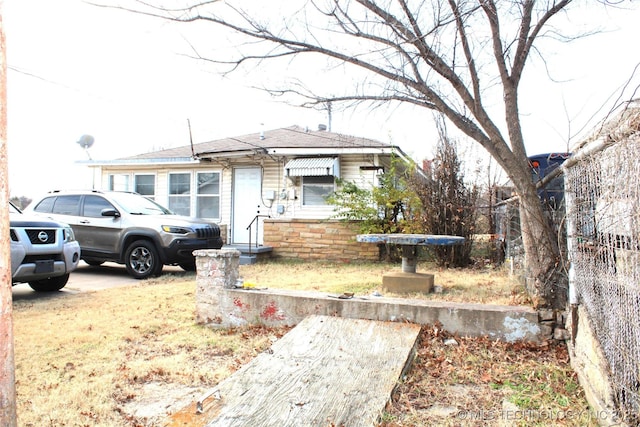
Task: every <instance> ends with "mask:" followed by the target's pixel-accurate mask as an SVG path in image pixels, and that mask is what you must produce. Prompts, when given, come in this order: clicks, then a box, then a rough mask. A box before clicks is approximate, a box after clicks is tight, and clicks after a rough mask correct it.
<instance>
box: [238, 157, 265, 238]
mask: <svg viewBox="0 0 640 427" xmlns="http://www.w3.org/2000/svg"><path fill="white" fill-rule="evenodd" d="M261 180H262V169H261V168H235V169H234V170H233V215H232V218H231V223H232V224H233V225H232V231H231V241H232V243H234V244H248V243H249V230H248V229H247V227H248V226H249V224H251V221H253V220H254V218H255V217H256V215H259V214H260V205H261V194H260V188H261ZM263 210H264V209H263ZM264 213H265V212H263V213H262V214H264ZM256 226H257V227H258V228H257V229H256ZM256 234H257V235H258V240H257V243H258V244H261V243H262V241H263V240H262V218H258V219H256V222H254V223H253V224H252V225H251V245H253V246H255V244H256Z"/></svg>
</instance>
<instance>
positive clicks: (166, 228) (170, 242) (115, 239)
mask: <svg viewBox="0 0 640 427" xmlns="http://www.w3.org/2000/svg"><path fill="white" fill-rule="evenodd" d="M27 210H32V211H33V212H35V213H37V214H40V215H46V216H47V217H49V218H51V219H55V220H58V221H64V222H66V223H69V224H70V225H71V227H72V228H73V231H74V232H75V235H76V238H77V239H78V242H80V248H81V249H82V259H83V260H84V261H85V262H86V263H87V264H89V265H94V266H95V265H100V264H102V263H103V262H105V261H112V262H116V263H118V264H124V265H125V267H126V269H127V272H128V273H129V275H131V276H132V277H134V278H136V279H145V278H148V277H150V276H157V275H160V273H161V272H162V267H163V265H179V266H180V267H182V268H183V269H184V270H187V271H193V270H195V258H194V256H193V251H194V250H196V249H220V248H221V247H222V239H221V238H220V227H219V226H218V225H217V224H215V223H213V222H209V221H205V220H203V219H198V218H189V217H185V216H178V215H175V214H173V213H172V212H171V211H170V210H169V209H167V208H165V207H163V206H161V205H159V204H158V203H156V202H155V201H153V200H151V199H149V198H147V197H144V196H142V195H140V194H138V193H130V192H120V191H105V192H102V191H97V190H91V191H75V192H62V191H54V192H50V193H48V194H46V195H45V196H44V197H42V198H40V199H38V200H34V201H33V202H32V203H31V204H30V205H29V207H27Z"/></svg>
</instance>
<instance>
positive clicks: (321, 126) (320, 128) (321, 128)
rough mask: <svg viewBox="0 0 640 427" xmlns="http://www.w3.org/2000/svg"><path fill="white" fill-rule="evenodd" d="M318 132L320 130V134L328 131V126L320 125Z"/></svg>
mask: <svg viewBox="0 0 640 427" xmlns="http://www.w3.org/2000/svg"><path fill="white" fill-rule="evenodd" d="M318 130H319V131H320V132H324V131H325V130H327V125H325V124H322V123H320V124H319V125H318Z"/></svg>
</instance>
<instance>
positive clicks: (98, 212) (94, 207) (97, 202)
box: [83, 196, 113, 217]
mask: <svg viewBox="0 0 640 427" xmlns="http://www.w3.org/2000/svg"><path fill="white" fill-rule="evenodd" d="M103 209H113V205H112V204H111V203H109V202H108V201H107V200H106V199H105V198H104V197H100V196H85V198H84V215H83V216H90V217H101V216H102V210H103Z"/></svg>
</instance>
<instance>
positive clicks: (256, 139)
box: [118, 126, 399, 162]
mask: <svg viewBox="0 0 640 427" xmlns="http://www.w3.org/2000/svg"><path fill="white" fill-rule="evenodd" d="M390 150H395V151H398V150H399V148H398V147H393V146H391V145H390V144H387V143H383V142H380V141H375V140H373V139H367V138H360V137H355V136H349V135H342V134H338V133H333V132H327V131H323V130H308V129H304V128H301V127H299V126H291V127H287V128H281V129H274V130H269V131H264V132H263V133H262V134H261V133H251V134H248V135H243V136H236V137H231V138H223V139H218V140H215V141H209V142H202V143H198V144H193V147H191V146H190V145H186V146H183V147H176V148H169V149H166V150H160V151H154V152H150V153H144V154H138V155H135V156H130V157H124V158H121V159H118V160H122V161H125V162H127V161H136V160H144V159H149V160H151V159H154V160H168V159H176V158H183V159H192V158H196V159H197V158H200V159H201V158H225V157H236V156H243V155H255V154H271V155H273V154H275V155H291V154H293V155H295V154H309V153H307V152H313V153H316V154H319V155H321V154H327V153H345V152H367V153H369V152H370V153H383V152H389V151H390Z"/></svg>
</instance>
